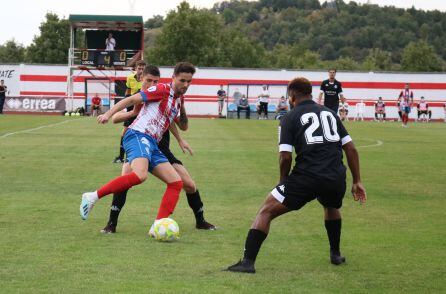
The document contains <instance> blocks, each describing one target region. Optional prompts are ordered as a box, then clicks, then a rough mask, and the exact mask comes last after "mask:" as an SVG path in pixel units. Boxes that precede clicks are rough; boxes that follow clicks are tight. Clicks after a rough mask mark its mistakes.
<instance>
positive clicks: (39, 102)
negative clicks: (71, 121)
mask: <svg viewBox="0 0 446 294" xmlns="http://www.w3.org/2000/svg"><path fill="white" fill-rule="evenodd" d="M64 110H65V98H64V97H51V98H49V97H47V98H40V97H8V96H7V97H6V100H5V105H4V108H3V111H15V112H63V111H64Z"/></svg>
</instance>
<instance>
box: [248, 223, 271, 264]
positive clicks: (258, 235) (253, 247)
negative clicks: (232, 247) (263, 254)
mask: <svg viewBox="0 0 446 294" xmlns="http://www.w3.org/2000/svg"><path fill="white" fill-rule="evenodd" d="M266 236H268V234H265V233H264V232H262V231H260V230H256V229H250V230H249V232H248V236H247V237H246V242H245V252H244V256H243V258H244V259H248V260H250V261H252V262H255V261H256V258H257V254H259V250H260V246H262V243H263V241H265V239H266Z"/></svg>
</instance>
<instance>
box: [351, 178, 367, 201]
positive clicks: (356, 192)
mask: <svg viewBox="0 0 446 294" xmlns="http://www.w3.org/2000/svg"><path fill="white" fill-rule="evenodd" d="M352 195H353V199H354V200H355V201H358V200H359V203H360V204H363V203H365V202H366V200H367V193H366V192H365V188H364V185H363V184H362V183H361V182H358V183H353V186H352Z"/></svg>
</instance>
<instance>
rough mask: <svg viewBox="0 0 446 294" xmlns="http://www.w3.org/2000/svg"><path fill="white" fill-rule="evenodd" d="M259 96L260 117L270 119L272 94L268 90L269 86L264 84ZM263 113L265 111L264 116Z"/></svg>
mask: <svg viewBox="0 0 446 294" xmlns="http://www.w3.org/2000/svg"><path fill="white" fill-rule="evenodd" d="M258 97H259V107H258V113H259V119H268V103H269V97H270V94H269V91H268V87H267V86H266V85H263V89H262V92H261V93H260V95H259V96H258ZM262 113H263V118H262Z"/></svg>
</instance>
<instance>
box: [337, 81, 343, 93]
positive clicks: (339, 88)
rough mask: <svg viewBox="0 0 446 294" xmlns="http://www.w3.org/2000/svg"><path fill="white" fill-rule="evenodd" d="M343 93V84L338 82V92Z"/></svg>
mask: <svg viewBox="0 0 446 294" xmlns="http://www.w3.org/2000/svg"><path fill="white" fill-rule="evenodd" d="M339 93H342V84H341V83H338V94H339Z"/></svg>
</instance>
